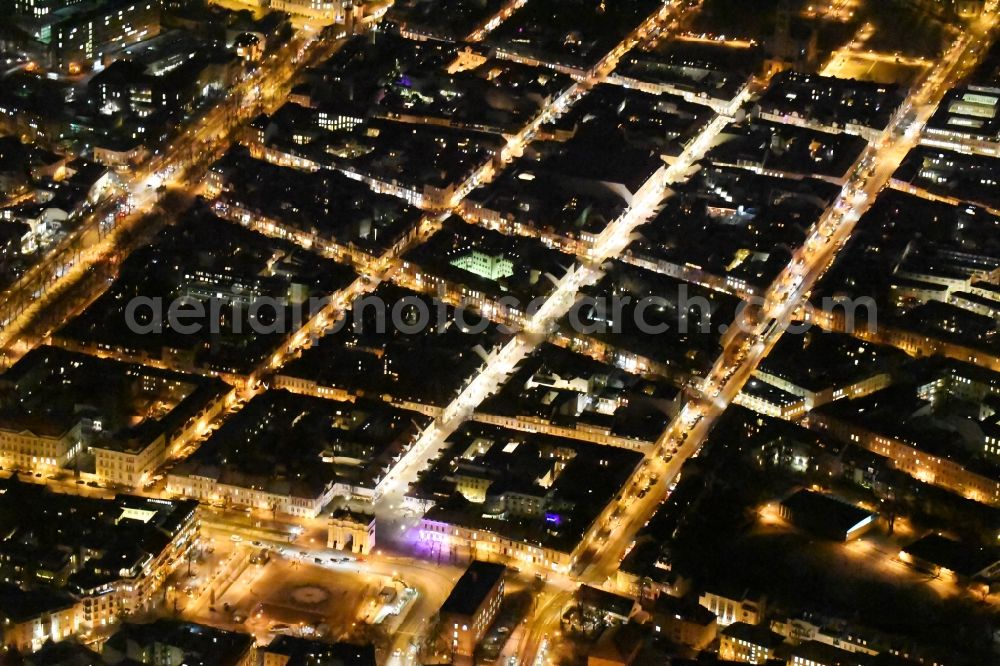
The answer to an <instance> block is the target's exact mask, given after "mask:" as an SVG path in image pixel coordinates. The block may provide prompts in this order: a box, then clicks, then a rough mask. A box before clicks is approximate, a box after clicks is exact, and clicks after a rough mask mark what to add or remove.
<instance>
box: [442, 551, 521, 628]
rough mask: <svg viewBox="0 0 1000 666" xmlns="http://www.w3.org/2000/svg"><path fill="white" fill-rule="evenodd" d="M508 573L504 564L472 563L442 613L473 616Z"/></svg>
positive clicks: (456, 584)
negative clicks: (505, 573)
mask: <svg viewBox="0 0 1000 666" xmlns="http://www.w3.org/2000/svg"><path fill="white" fill-rule="evenodd" d="M506 571H507V568H506V567H505V566H504V565H502V564H494V563H492V562H480V561H478V560H477V561H474V562H472V563H471V564H470V565H469V568H468V569H466V570H465V573H463V574H462V577H461V578H459V579H458V582H457V583H455V587H454V588H452V590H451V594H449V595H448V598H447V599H445V602H444V604H443V605H442V606H441V613H442V614H445V613H453V614H455V615H463V616H472V615H473V614H475V612H476V611H477V610H478V609H479V607H480V606H481V605H482V604H483V601H485V599H486V595H488V594H489V592H490V590H492V589H493V587H494V586H495V585H496V584H497V582H499V581H500V580H501V579H502V578H503V576H504V572H506Z"/></svg>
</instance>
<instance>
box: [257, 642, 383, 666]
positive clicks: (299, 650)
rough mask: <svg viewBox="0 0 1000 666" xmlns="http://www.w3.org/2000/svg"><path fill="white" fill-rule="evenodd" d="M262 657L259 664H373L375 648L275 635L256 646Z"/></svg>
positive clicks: (356, 665) (366, 665)
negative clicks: (268, 641)
mask: <svg viewBox="0 0 1000 666" xmlns="http://www.w3.org/2000/svg"><path fill="white" fill-rule="evenodd" d="M258 651H259V652H260V654H261V657H262V658H263V664H262V666H319V665H322V664H344V665H345V666H347V665H348V664H350V666H375V647H374V646H372V645H353V644H351V643H324V642H322V641H315V640H310V639H308V638H299V637H297V636H285V635H282V636H278V637H277V638H275V639H274V640H273V641H271V642H270V643H268V644H267V645H265V646H263V647H261V648H258Z"/></svg>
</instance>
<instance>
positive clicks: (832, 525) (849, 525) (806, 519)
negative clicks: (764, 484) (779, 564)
mask: <svg viewBox="0 0 1000 666" xmlns="http://www.w3.org/2000/svg"><path fill="white" fill-rule="evenodd" d="M778 512H779V513H780V515H781V517H782V518H784V519H785V520H787V521H788V522H790V523H791V524H793V525H795V526H796V527H798V528H800V529H803V530H806V531H808V532H811V533H813V534H816V535H818V536H822V537H825V538H828V539H834V540H837V541H850V540H852V539H857V538H858V537H860V536H861V535H863V534H864V533H865V532H866V531H868V530H869V529H871V528H872V527H873V526H874V524H875V520H876V519H877V518H878V514H876V513H873V512H871V511H866V510H865V509H861V508H859V507H856V506H854V505H852V504H848V503H847V502H844V501H841V500H840V499H837V498H834V497H830V496H828V495H824V494H822V493H817V492H813V491H811V490H804V489H803V490H799V491H798V492H796V493H795V494H793V495H791V496H790V497H788V498H786V499H784V500H782V502H781V504H780V505H779V508H778Z"/></svg>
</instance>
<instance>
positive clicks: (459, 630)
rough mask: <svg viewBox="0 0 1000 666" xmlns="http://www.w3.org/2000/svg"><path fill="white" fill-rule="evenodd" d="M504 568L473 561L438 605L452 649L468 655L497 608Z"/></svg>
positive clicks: (456, 652) (500, 600)
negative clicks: (443, 600)
mask: <svg viewBox="0 0 1000 666" xmlns="http://www.w3.org/2000/svg"><path fill="white" fill-rule="evenodd" d="M505 571H506V567H504V566H503V565H502V564H493V563H490V562H479V561H474V562H472V564H470V565H469V568H468V569H466V570H465V573H464V574H462V577H461V578H459V580H458V583H456V584H455V587H454V589H452V591H451V594H450V595H448V598H447V599H446V600H445V602H444V605H443V606H441V626H442V627H443V629H444V632H445V634H446V635H447V636H448V638H449V639H450V640H449V641H448V643H449V645H450V646H451V649H452V652H453V653H454V654H456V655H465V656H471V655H472V654H473V652H474V651H475V649H476V646H477V645H479V641H480V640H482V638H483V636H484V635H485V634H486V631H487V630H488V629H489V628H490V625H492V624H493V620H494V619H495V618H496V616H497V612H498V611H499V610H500V603H501V602H502V601H503V591H504V581H503V576H504V572H505Z"/></svg>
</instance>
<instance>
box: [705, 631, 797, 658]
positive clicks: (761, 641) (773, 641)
mask: <svg viewBox="0 0 1000 666" xmlns="http://www.w3.org/2000/svg"><path fill="white" fill-rule="evenodd" d="M782 643H784V639H782V637H781V636H779V635H778V634H776V633H774V632H773V631H771V630H770V629H768V628H767V627H762V626H758V625H752V624H745V623H743V622H734V623H733V624H731V625H729V626H728V627H726V628H725V629H723V630H722V633H721V636H720V639H719V657H721V658H722V659H727V660H729V661H737V662H740V663H744V664H763V663H766V662H767V661H768V660H770V659H773V658H774V657H775V651H776V650H777V649H778V647H779V646H780V645H781V644H782Z"/></svg>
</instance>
